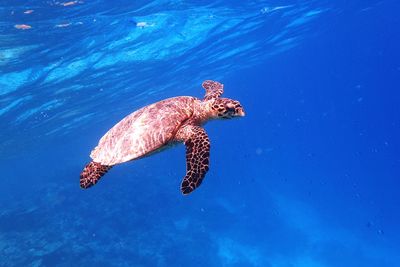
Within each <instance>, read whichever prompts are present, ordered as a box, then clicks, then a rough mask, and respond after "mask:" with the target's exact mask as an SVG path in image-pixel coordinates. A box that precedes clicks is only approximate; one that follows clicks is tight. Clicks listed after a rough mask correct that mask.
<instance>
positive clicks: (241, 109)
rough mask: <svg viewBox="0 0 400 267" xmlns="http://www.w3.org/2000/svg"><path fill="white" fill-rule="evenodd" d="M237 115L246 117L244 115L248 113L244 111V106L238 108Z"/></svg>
mask: <svg viewBox="0 0 400 267" xmlns="http://www.w3.org/2000/svg"><path fill="white" fill-rule="evenodd" d="M237 115H238V116H239V117H244V115H246V113H245V112H244V110H243V108H240V109H239V110H238V112H237Z"/></svg>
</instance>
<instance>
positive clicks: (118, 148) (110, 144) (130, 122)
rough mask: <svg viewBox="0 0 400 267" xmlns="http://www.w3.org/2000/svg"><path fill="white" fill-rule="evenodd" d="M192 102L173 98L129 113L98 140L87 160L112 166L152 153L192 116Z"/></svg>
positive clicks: (165, 142) (189, 98)
mask: <svg viewBox="0 0 400 267" xmlns="http://www.w3.org/2000/svg"><path fill="white" fill-rule="evenodd" d="M194 101H195V98H194V97H189V96H182V97H174V98H169V99H166V100H163V101H160V102H157V103H154V104H151V105H148V106H146V107H143V108H141V109H139V110H137V111H135V112H133V113H131V114H130V115H128V116H126V117H125V118H124V119H122V120H121V121H120V122H118V123H117V124H116V125H115V126H114V127H112V128H111V129H110V130H109V131H108V132H107V133H106V134H105V135H104V136H103V137H102V138H101V139H100V141H99V144H98V146H97V147H95V149H93V151H92V153H91V154H90V156H91V158H92V159H93V160H94V161H95V162H99V163H101V164H103V165H115V164H117V163H122V162H126V161H130V160H133V159H136V158H139V157H142V156H145V155H147V154H149V153H151V152H154V151H155V150H157V149H159V148H161V147H162V146H164V145H166V144H168V142H170V141H171V139H172V138H173V137H174V135H175V133H176V131H177V130H178V128H179V127H180V125H181V123H182V122H183V121H185V120H186V119H188V118H190V117H191V116H192V115H193V106H194V104H193V103H194Z"/></svg>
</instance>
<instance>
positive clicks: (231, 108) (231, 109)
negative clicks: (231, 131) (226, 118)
mask: <svg viewBox="0 0 400 267" xmlns="http://www.w3.org/2000/svg"><path fill="white" fill-rule="evenodd" d="M226 112H227V113H235V107H226Z"/></svg>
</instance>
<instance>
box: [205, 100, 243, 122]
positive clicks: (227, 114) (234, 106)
mask: <svg viewBox="0 0 400 267" xmlns="http://www.w3.org/2000/svg"><path fill="white" fill-rule="evenodd" d="M211 108H212V110H213V111H214V112H213V113H214V114H215V115H214V116H215V118H221V119H231V118H234V117H243V116H244V115H245V113H244V110H243V107H242V105H241V104H240V103H239V101H236V100H233V99H229V98H217V99H216V100H215V101H214V103H213V104H212V106H211Z"/></svg>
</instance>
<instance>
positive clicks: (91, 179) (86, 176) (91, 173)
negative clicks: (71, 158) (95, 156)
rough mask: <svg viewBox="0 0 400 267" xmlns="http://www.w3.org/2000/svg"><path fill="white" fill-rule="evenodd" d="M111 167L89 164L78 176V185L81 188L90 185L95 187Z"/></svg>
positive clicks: (95, 163)
mask: <svg viewBox="0 0 400 267" xmlns="http://www.w3.org/2000/svg"><path fill="white" fill-rule="evenodd" d="M111 167H112V166H107V165H101V164H100V163H97V162H94V161H92V162H90V163H89V164H87V165H86V166H85V168H84V169H83V171H82V173H81V176H80V178H81V179H80V184H81V187H82V188H85V189H86V188H89V187H91V186H92V185H95V184H96V183H97V182H98V181H99V180H100V178H101V177H102V176H103V175H104V174H106V172H107V171H108V170H109V169H111Z"/></svg>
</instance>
